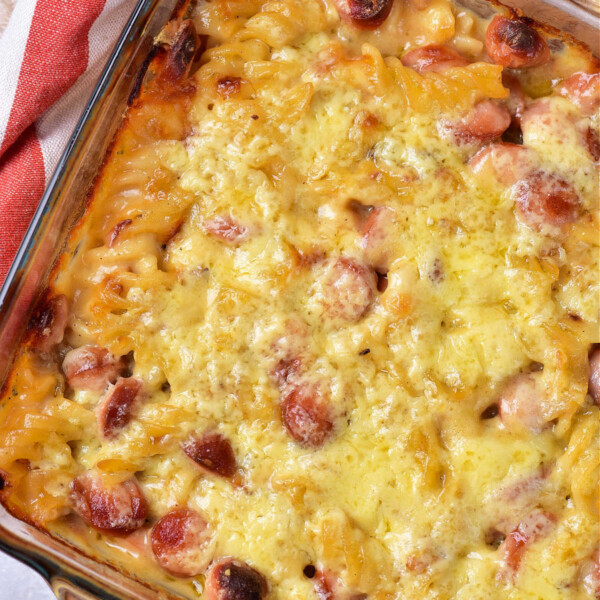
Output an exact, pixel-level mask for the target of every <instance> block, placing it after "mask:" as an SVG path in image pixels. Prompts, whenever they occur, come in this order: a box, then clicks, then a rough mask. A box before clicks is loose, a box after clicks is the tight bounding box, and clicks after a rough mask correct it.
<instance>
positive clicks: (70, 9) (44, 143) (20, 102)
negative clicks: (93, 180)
mask: <svg viewBox="0 0 600 600" xmlns="http://www.w3.org/2000/svg"><path fill="white" fill-rule="evenodd" d="M135 4H136V0H18V2H17V4H16V6H15V9H14V12H13V13H12V15H11V18H10V21H9V23H8V26H7V28H6V30H5V31H4V34H3V35H2V37H1V38H0V284H1V283H2V281H4V278H5V276H6V272H7V271H8V268H9V267H10V264H11V262H12V260H13V258H14V255H15V253H16V251H17V249H18V247H19V244H20V242H21V239H22V237H23V235H24V233H25V231H26V229H27V226H28V224H29V221H30V220H31V217H32V215H33V213H34V211H35V209H36V207H37V205H38V202H39V200H40V198H41V196H42V194H43V192H44V188H45V186H46V183H47V182H48V180H49V178H50V177H51V175H52V173H53V171H54V169H55V167H56V164H57V162H58V159H59V158H60V155H61V153H62V151H63V149H64V147H65V145H66V144H67V141H68V140H69V137H70V136H71V133H72V132H73V129H74V128H75V125H76V123H77V120H78V118H79V116H80V115H81V112H82V110H83V107H84V105H85V103H86V101H87V99H88V97H89V96H90V94H91V92H92V89H93V86H94V84H95V83H96V81H97V79H98V77H99V75H100V73H101V71H102V68H103V67H104V65H105V64H106V61H107V60H108V57H109V55H110V52H111V50H112V48H113V46H114V44H115V42H116V40H117V38H118V36H119V34H120V33H121V31H122V29H123V26H124V25H125V23H126V21H127V18H128V17H129V15H130V14H131V12H132V11H133V8H134V6H135Z"/></svg>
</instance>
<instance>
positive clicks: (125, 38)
mask: <svg viewBox="0 0 600 600" xmlns="http://www.w3.org/2000/svg"><path fill="white" fill-rule="evenodd" d="M459 2H460V3H461V4H463V5H464V6H467V7H468V8H471V9H473V10H474V11H475V12H478V13H479V14H481V15H482V16H486V15H489V14H491V11H492V8H491V6H490V4H491V3H494V0H490V1H488V0H459ZM505 4H507V5H509V6H512V7H513V8H518V9H520V10H521V11H522V12H523V13H524V14H526V15H528V16H532V17H535V19H536V20H537V21H539V22H541V23H546V24H548V25H551V26H555V27H557V28H560V29H561V30H563V31H565V32H567V33H570V34H571V35H572V36H573V37H575V38H576V39H578V40H579V41H581V42H583V43H585V44H586V45H587V46H589V48H590V49H591V50H592V52H593V53H594V54H595V55H598V54H599V45H600V10H599V5H598V4H597V1H596V0H576V1H575V0H573V1H571V0H505ZM189 5H190V0H139V2H138V3H137V5H136V7H135V9H134V11H133V13H132V15H131V17H130V19H129V21H128V22H127V25H126V26H125V29H124V31H123V33H122V34H121V36H120V38H119V40H118V42H117V44H116V46H115V49H114V51H113V53H112V55H111V57H110V59H109V61H108V63H107V65H106V67H105V69H104V71H103V73H102V75H101V77H100V79H99V81H98V83H97V85H96V87H95V89H94V91H93V93H92V96H91V98H90V100H89V102H88V104H87V106H86V108H85V109H84V112H83V114H82V116H81V119H80V121H79V123H78V125H77V127H76V128H75V131H74V133H73V136H72V138H71V140H70V141H69V143H68V145H67V148H66V150H65V152H64V154H63V156H62V158H61V160H60V162H59V164H58V167H57V169H56V172H55V173H54V175H53V177H52V179H51V180H50V183H49V185H48V188H47V190H46V192H45V194H44V196H43V198H42V200H41V202H40V205H39V208H38V210H37V211H36V213H35V215H34V217H33V220H32V222H31V224H30V227H29V229H28V231H27V234H26V235H25V238H24V240H23V242H22V244H21V247H20V249H19V251H18V253H17V256H16V258H15V261H14V263H13V266H12V268H11V270H10V272H9V274H8V276H7V279H6V281H5V283H4V286H3V288H2V290H1V291H0V339H1V340H2V344H1V345H0V381H4V379H5V377H6V375H7V373H8V371H9V369H10V367H11V363H12V360H13V357H14V353H15V351H16V349H17V347H18V345H19V342H20V339H21V337H22V334H23V333H24V331H25V329H26V326H27V323H28V321H29V317H30V315H31V313H32V310H33V308H34V307H35V304H36V302H37V300H38V299H39V297H40V296H41V294H42V293H43V291H44V289H45V287H46V282H47V281H48V278H49V276H50V274H51V271H52V268H53V265H54V264H55V262H56V260H57V258H58V257H59V256H60V254H61V253H62V251H63V250H64V248H65V244H66V243H67V239H68V237H69V233H70V231H71V230H72V228H73V227H74V226H75V224H76V223H77V221H78V219H79V217H80V216H81V215H82V213H83V211H84V208H85V204H86V199H87V197H88V193H89V191H90V189H91V187H92V185H93V182H94V178H95V176H96V174H97V172H98V170H99V169H100V167H101V165H102V163H103V159H104V156H105V155H106V152H107V150H108V148H109V146H110V143H111V140H112V139H113V136H114V134H115V133H116V131H117V130H118V128H119V125H120V123H121V118H122V116H123V114H124V111H125V108H126V106H127V103H128V99H129V98H130V97H131V94H132V93H133V92H135V89H136V87H137V86H138V85H139V83H140V78H141V74H143V72H144V70H145V67H146V65H147V62H148V60H147V59H148V57H149V56H151V52H152V49H153V47H154V45H155V39H156V37H157V35H158V34H159V33H160V31H161V30H162V29H163V27H164V26H165V25H166V23H167V22H168V21H169V20H170V19H171V18H172V17H173V16H174V15H180V14H181V13H182V12H183V11H185V10H186V9H187V8H188V6H189ZM0 550H3V551H4V552H6V553H8V554H10V555H11V556H13V557H15V558H17V559H19V560H21V561H23V562H24V563H26V564H27V565H29V566H31V567H32V568H34V569H35V570H36V571H37V572H39V573H40V574H41V575H42V576H43V577H44V578H45V579H46V581H47V582H48V583H49V584H50V586H51V588H52V590H53V591H54V593H55V594H56V596H57V597H58V598H59V599H61V600H95V599H101V600H132V599H139V600H151V599H153V600H158V599H160V600H163V599H167V598H181V596H180V595H178V594H177V593H176V592H171V591H165V590H158V589H153V588H152V587H150V585H148V583H147V582H146V583H142V582H140V581H136V580H135V579H134V578H132V577H128V576H126V575H124V574H123V573H121V572H118V571H116V570H115V569H113V568H111V567H110V566H108V565H105V564H102V563H100V562H99V561H96V560H93V559H91V558H88V557H87V556H84V555H83V554H82V553H80V552H79V551H77V550H75V549H73V548H72V547H70V546H68V545H67V544H65V543H63V542H61V541H60V540H58V539H54V538H52V537H50V536H49V535H48V534H46V533H44V532H42V531H39V530H38V529H36V528H35V527H33V526H31V525H29V524H27V523H25V522H23V521H20V520H18V519H16V518H15V517H13V516H11V515H10V514H9V513H8V512H7V511H6V510H5V509H4V508H3V507H2V506H0Z"/></svg>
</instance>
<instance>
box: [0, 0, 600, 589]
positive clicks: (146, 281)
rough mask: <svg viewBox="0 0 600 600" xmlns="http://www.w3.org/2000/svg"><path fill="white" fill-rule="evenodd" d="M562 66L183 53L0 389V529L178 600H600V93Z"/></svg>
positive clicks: (580, 65)
mask: <svg viewBox="0 0 600 600" xmlns="http://www.w3.org/2000/svg"><path fill="white" fill-rule="evenodd" d="M199 36H202V37H203V41H201V39H200V37H199ZM557 36H558V33H557V32H555V31H553V30H550V29H547V28H543V27H541V26H538V25H535V24H534V23H533V22H531V21H530V20H527V19H524V18H520V17H519V16H518V15H516V14H515V13H509V12H506V13H501V12H499V13H498V14H495V16H493V18H491V19H490V18H488V19H484V18H482V17H480V16H479V15H477V14H475V13H474V12H472V11H470V10H467V9H465V8H462V7H460V6H458V5H455V4H454V3H452V2H450V1H449V0H418V1H417V0H415V1H414V2H413V1H411V2H403V3H401V2H398V1H397V2H393V3H392V2H391V0H378V1H373V2H363V1H362V0H335V1H334V0H302V1H301V0H245V1H238V0H200V1H199V2H198V3H197V4H196V6H195V8H194V11H193V12H192V13H191V14H190V16H189V18H188V19H186V20H178V21H175V22H172V23H170V24H169V25H168V26H167V28H166V29H165V31H164V32H163V34H161V36H160V38H159V40H158V42H157V43H158V47H159V48H160V49H161V50H159V51H157V52H156V53H155V56H154V59H153V61H152V62H151V63H150V70H149V74H148V75H147V76H146V78H145V80H144V83H143V85H142V87H141V90H140V92H139V94H138V96H137V97H136V98H135V99H134V100H133V101H132V104H131V106H130V107H129V108H128V111H127V113H126V115H125V117H124V122H123V125H122V127H121V129H120V131H119V133H118V135H117V138H116V140H115V143H114V145H113V146H112V149H111V151H110V153H109V155H108V157H107V160H106V162H105V166H104V167H103V169H102V171H101V173H100V175H99V177H98V180H97V182H96V185H95V188H94V191H93V194H92V199H91V202H90V204H89V206H88V208H87V210H86V214H85V215H84V217H83V218H82V220H81V223H80V224H79V226H78V227H77V228H76V229H75V231H74V232H73V234H72V239H71V241H70V244H69V249H68V250H67V251H66V252H65V255H64V256H63V257H62V258H61V261H60V264H59V266H58V268H57V269H56V275H55V277H54V279H53V280H52V282H51V285H50V287H49V289H48V292H47V295H46V297H45V298H44V299H43V301H42V302H41V303H40V306H39V308H38V311H37V313H36V315H35V316H34V318H33V320H32V323H31V325H30V328H29V334H28V338H27V340H26V341H25V343H24V345H23V347H22V348H21V350H20V353H19V355H18V357H17V359H16V362H15V365H14V368H13V370H12V373H11V375H10V377H9V379H8V381H7V382H6V384H5V386H4V388H3V395H2V402H1V404H0V475H1V476H2V479H1V481H2V483H3V485H2V486H1V487H2V491H1V492H0V493H1V498H2V501H3V503H4V504H5V506H7V508H8V509H9V510H10V511H12V512H13V513H15V514H17V515H18V516H20V517H21V518H24V519H27V520H29V521H31V522H33V523H34V524H36V525H37V526H38V527H40V528H42V529H44V530H47V531H48V532H49V533H50V534H52V535H55V536H58V537H60V538H62V539H64V540H66V541H68V542H69V543H71V544H73V545H75V546H76V547H78V548H80V549H82V550H84V551H85V552H87V553H89V554H91V555H93V556H96V557H98V558H99V559H101V560H104V561H107V562H109V563H110V564H111V565H113V566H115V567H116V568H118V569H120V570H123V571H125V572H128V573H135V574H136V576H138V577H140V578H142V579H143V580H144V581H145V582H147V583H148V584H150V585H152V586H154V587H157V588H159V589H162V590H166V591H167V592H168V593H169V594H172V595H174V597H184V598H205V599H207V600H225V599H226V600H250V599H252V600H256V599H261V598H262V599H267V598H269V599H271V598H272V599H275V598H279V599H282V600H283V599H286V600H308V599H311V598H315V599H317V600H344V599H345V600H358V599H363V598H369V599H375V600H400V599H402V600H409V599H415V600H417V599H418V600H422V599H431V600H434V599H435V600H442V599H450V598H452V599H467V598H468V599H470V600H473V599H476V598H486V599H487V598H491V599H498V600H500V599H504V598H512V599H515V600H516V599H523V600H525V599H527V600H533V599H536V598H540V599H543V600H555V599H556V600H558V599H564V600H578V599H581V598H597V597H598V594H599V593H600V577H599V575H598V535H597V534H598V510H599V504H598V476H599V466H600V460H599V454H598V435H599V431H598V430H599V426H598V403H599V402H600V349H599V346H598V343H599V342H600V339H599V338H598V314H599V306H598V288H599V285H598V284H599V282H598V167H597V163H598V160H599V159H600V141H599V140H600V129H599V127H600V113H599V105H600V89H599V86H600V75H599V74H598V62H597V60H596V59H594V58H593V57H592V56H591V55H590V54H589V52H587V51H586V50H584V49H583V48H582V47H581V46H578V45H576V44H575V43H573V42H571V41H570V40H569V39H568V38H566V37H563V38H561V39H562V40H563V41H562V43H561V44H549V43H548V42H549V40H550V39H558V38H557ZM515 39H517V40H521V41H518V43H517V42H515V41H514V40H515ZM522 40H526V42H523V41H522ZM550 48H552V50H550ZM194 56H195V57H196V60H194Z"/></svg>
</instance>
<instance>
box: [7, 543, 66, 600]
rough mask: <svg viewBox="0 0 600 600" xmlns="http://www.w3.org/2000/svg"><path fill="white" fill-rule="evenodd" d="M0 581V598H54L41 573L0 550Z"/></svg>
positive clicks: (44, 599) (33, 599) (52, 599)
mask: <svg viewBox="0 0 600 600" xmlns="http://www.w3.org/2000/svg"><path fill="white" fill-rule="evenodd" d="M0 581H1V582H2V585H1V586H0V600H12V599H13V598H18V599H19V600H56V598H55V596H54V594H53V593H52V592H51V591H50V588H49V587H48V584H47V583H46V582H45V581H44V580H43V579H42V576H41V575H38V573H36V572H35V571H34V570H33V569H31V568H29V567H27V566H25V565H24V564H23V563H21V562H19V561H18V560H15V559H14V558H11V557H10V556H8V555H6V554H4V552H0Z"/></svg>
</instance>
